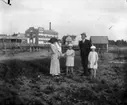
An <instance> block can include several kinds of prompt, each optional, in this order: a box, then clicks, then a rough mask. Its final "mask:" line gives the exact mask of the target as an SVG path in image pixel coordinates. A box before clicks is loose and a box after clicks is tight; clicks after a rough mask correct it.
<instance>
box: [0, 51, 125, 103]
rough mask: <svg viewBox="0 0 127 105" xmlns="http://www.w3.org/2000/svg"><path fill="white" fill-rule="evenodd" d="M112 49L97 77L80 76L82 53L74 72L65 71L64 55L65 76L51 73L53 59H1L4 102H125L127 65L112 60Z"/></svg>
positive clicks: (0, 89) (0, 86)
mask: <svg viewBox="0 0 127 105" xmlns="http://www.w3.org/2000/svg"><path fill="white" fill-rule="evenodd" d="M110 56H112V55H110V53H108V54H104V55H103V56H101V57H100V60H99V65H100V66H99V68H98V71H97V79H96V80H90V79H89V77H85V76H80V75H81V73H82V67H81V64H80V58H79V56H76V59H75V62H76V63H75V72H74V75H70V76H66V75H65V65H64V64H65V59H64V58H61V61H60V63H61V72H62V74H61V76H59V77H52V76H50V75H49V74H48V73H49V65H50V59H49V58H45V59H36V60H30V61H22V60H10V61H4V62H2V63H0V104H1V105H5V104H11V103H12V104H16V105H36V104H41V105H124V104H125V103H127V102H126V99H124V95H125V94H124V93H125V91H126V88H125V87H126V84H125V83H126V81H124V79H125V78H124V77H125V76H126V75H125V70H126V67H127V65H123V64H114V63H112V64H110V63H109V62H108V61H109V59H110V60H113V59H115V58H111V57H110Z"/></svg>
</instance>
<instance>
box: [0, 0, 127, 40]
mask: <svg viewBox="0 0 127 105" xmlns="http://www.w3.org/2000/svg"><path fill="white" fill-rule="evenodd" d="M4 1H7V0H4ZM11 4H12V5H11V6H9V5H7V4H5V3H4V2H2V0H0V34H1V33H5V34H13V33H14V32H15V33H17V32H20V33H25V30H26V29H28V28H29V27H32V26H33V27H35V28H37V27H44V28H45V29H49V22H51V23H52V29H53V30H55V31H57V32H58V33H59V38H61V37H62V36H63V35H67V34H73V35H76V36H77V38H76V39H77V40H80V34H81V33H82V32H86V34H87V38H88V39H89V37H90V36H108V38H109V39H110V40H121V39H124V40H127V2H126V0H11Z"/></svg>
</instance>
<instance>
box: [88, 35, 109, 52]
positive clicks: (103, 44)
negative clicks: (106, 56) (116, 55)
mask: <svg viewBox="0 0 127 105" xmlns="http://www.w3.org/2000/svg"><path fill="white" fill-rule="evenodd" d="M90 41H91V43H92V44H93V45H95V46H96V48H97V50H101V51H107V52H108V43H109V42H108V36H91V37H90Z"/></svg>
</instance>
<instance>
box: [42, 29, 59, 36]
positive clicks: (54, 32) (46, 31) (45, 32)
mask: <svg viewBox="0 0 127 105" xmlns="http://www.w3.org/2000/svg"><path fill="white" fill-rule="evenodd" d="M43 34H49V35H58V32H56V31H54V30H44V31H43Z"/></svg>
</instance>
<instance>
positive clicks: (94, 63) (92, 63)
mask: <svg viewBox="0 0 127 105" xmlns="http://www.w3.org/2000/svg"><path fill="white" fill-rule="evenodd" d="M95 49H96V47H95V46H91V50H92V51H90V53H89V55H88V68H90V71H91V79H92V78H96V70H97V68H98V54H97V52H96V51H95Z"/></svg>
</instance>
